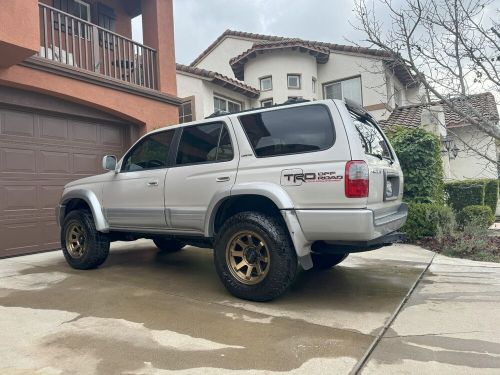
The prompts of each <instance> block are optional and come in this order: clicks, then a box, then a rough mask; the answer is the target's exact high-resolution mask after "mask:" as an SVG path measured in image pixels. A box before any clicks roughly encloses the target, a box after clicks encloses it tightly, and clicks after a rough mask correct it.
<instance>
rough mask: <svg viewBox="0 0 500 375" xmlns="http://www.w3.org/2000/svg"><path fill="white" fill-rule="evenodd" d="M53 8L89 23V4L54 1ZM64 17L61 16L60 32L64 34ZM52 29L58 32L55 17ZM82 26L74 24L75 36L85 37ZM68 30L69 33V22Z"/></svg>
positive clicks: (61, 0)
mask: <svg viewBox="0 0 500 375" xmlns="http://www.w3.org/2000/svg"><path fill="white" fill-rule="evenodd" d="M53 6H54V8H56V9H59V10H61V11H63V12H65V13H69V14H71V15H73V16H75V17H76V18H80V19H82V20H84V21H87V22H90V4H89V3H87V2H86V1H83V0H54V2H53ZM65 20H66V17H64V16H61V31H62V32H66V24H65V23H66V22H65ZM54 29H56V30H59V18H58V17H57V15H55V17H54ZM86 29H87V28H86V27H85V25H84V24H79V25H78V24H75V35H80V36H81V37H86V31H87V30H86ZM68 30H69V32H70V33H71V32H72V31H71V21H69V22H68Z"/></svg>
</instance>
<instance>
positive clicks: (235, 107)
mask: <svg viewBox="0 0 500 375" xmlns="http://www.w3.org/2000/svg"><path fill="white" fill-rule="evenodd" d="M217 111H224V112H230V113H234V112H239V111H241V103H238V102H236V101H233V100H231V99H226V98H222V97H220V96H214V112H217Z"/></svg>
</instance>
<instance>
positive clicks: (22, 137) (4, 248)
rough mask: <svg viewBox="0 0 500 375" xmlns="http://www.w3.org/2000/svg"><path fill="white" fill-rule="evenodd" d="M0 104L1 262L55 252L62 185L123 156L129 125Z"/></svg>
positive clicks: (92, 173) (57, 239)
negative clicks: (105, 158)
mask: <svg viewBox="0 0 500 375" xmlns="http://www.w3.org/2000/svg"><path fill="white" fill-rule="evenodd" d="M1 105H2V103H0V257H5V256H11V255H18V254H27V253H32V252H37V251H42V250H49V249H55V248H58V247H59V246H60V244H59V228H58V226H57V223H56V222H55V215H54V207H55V206H56V205H57V203H58V202H59V199H60V196H61V193H62V190H63V186H64V185H65V184H66V183H68V182H70V181H73V180H76V179H78V178H82V177H86V176H89V175H94V174H97V173H101V172H103V171H102V169H101V159H102V157H103V156H104V155H106V154H115V155H117V156H119V157H120V156H121V155H123V153H124V152H125V151H126V148H127V147H128V145H129V138H128V137H129V134H130V125H128V124H127V125H125V124H124V125H121V124H111V123H109V122H105V123H99V122H97V121H96V120H89V121H86V120H82V118H81V117H78V118H75V117H71V116H70V115H59V114H55V115H50V114H47V113H46V112H44V113H37V112H36V111H34V110H29V109H27V110H20V111H15V110H12V109H11V108H9V109H5V108H2V107H1Z"/></svg>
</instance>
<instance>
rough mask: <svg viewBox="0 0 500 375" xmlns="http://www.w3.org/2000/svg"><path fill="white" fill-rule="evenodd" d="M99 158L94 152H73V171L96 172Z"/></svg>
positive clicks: (81, 172)
mask: <svg viewBox="0 0 500 375" xmlns="http://www.w3.org/2000/svg"><path fill="white" fill-rule="evenodd" d="M98 162H99V158H98V155H95V154H73V171H74V173H77V174H96V173H97V172H98V171H97V166H98Z"/></svg>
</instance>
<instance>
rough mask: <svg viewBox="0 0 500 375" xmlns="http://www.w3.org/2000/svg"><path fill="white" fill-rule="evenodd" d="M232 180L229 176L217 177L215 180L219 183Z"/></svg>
mask: <svg viewBox="0 0 500 375" xmlns="http://www.w3.org/2000/svg"><path fill="white" fill-rule="evenodd" d="M230 179H231V177H229V176H224V177H217V178H216V179H215V181H217V182H227V181H229V180H230Z"/></svg>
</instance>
